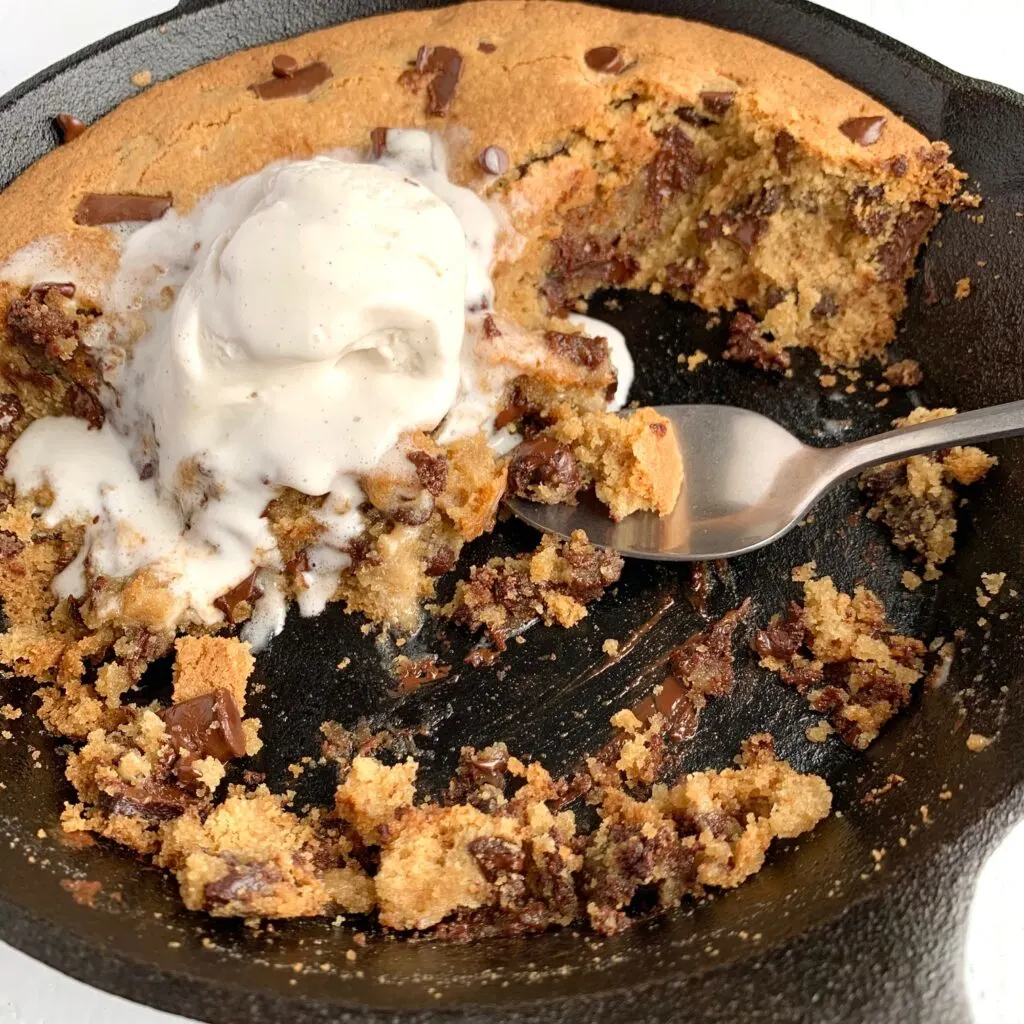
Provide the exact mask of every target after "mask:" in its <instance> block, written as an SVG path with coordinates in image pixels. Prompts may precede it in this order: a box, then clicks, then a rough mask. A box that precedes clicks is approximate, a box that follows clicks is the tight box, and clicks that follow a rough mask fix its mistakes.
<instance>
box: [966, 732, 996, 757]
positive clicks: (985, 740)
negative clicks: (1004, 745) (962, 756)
mask: <svg viewBox="0 0 1024 1024" xmlns="http://www.w3.org/2000/svg"><path fill="white" fill-rule="evenodd" d="M992 740H993V737H992V736H982V734H981V733H980V732H972V733H971V735H970V736H968V737H967V749H968V750H969V751H970V752H971V753H972V754H977V753H980V752H981V751H982V750H984V749H985V748H986V747H987V746H988V745H989V744H990V743H991V742H992Z"/></svg>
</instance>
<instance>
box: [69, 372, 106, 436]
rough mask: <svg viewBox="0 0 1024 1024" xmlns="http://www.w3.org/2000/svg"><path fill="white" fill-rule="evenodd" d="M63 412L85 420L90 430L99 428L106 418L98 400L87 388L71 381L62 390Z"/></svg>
mask: <svg viewBox="0 0 1024 1024" xmlns="http://www.w3.org/2000/svg"><path fill="white" fill-rule="evenodd" d="M64 412H65V413H66V414H67V415H68V416H74V417H76V418H77V419H80V420H86V421H87V422H88V424H89V429H90V430H99V429H100V427H102V426H103V421H104V419H106V412H105V411H104V409H103V405H102V403H101V402H100V400H99V399H98V398H97V397H96V395H94V394H93V392H92V391H90V390H89V389H88V388H86V387H83V386H82V385H81V384H76V383H71V384H69V385H68V389H67V391H65V392H64Z"/></svg>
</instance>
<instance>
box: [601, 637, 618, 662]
mask: <svg viewBox="0 0 1024 1024" xmlns="http://www.w3.org/2000/svg"><path fill="white" fill-rule="evenodd" d="M601 650H602V651H604V653H605V654H607V655H608V657H609V658H614V657H615V655H616V654H618V653H619V641H618V640H613V639H612V638H611V637H608V639H607V640H605V642H604V643H603V644H601Z"/></svg>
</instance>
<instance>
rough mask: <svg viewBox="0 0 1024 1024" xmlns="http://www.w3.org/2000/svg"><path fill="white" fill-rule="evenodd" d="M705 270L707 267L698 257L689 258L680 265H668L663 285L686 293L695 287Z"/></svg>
mask: <svg viewBox="0 0 1024 1024" xmlns="http://www.w3.org/2000/svg"><path fill="white" fill-rule="evenodd" d="M707 270H708V265H707V264H706V263H705V262H704V261H703V260H702V259H701V258H700V257H699V256H690V257H688V258H687V259H686V260H684V261H683V262H682V263H669V264H668V265H667V266H666V267H665V283H666V284H667V285H668V286H669V288H675V289H677V290H680V291H688V290H690V289H692V288H694V287H696V285H697V283H698V282H699V281H700V279H701V278H702V277H703V276H704V275H705V274H706V273H707Z"/></svg>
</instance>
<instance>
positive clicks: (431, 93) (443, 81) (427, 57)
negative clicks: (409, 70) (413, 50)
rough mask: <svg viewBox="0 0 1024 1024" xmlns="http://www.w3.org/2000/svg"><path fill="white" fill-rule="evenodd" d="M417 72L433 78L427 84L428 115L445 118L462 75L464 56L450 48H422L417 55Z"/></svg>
mask: <svg viewBox="0 0 1024 1024" xmlns="http://www.w3.org/2000/svg"><path fill="white" fill-rule="evenodd" d="M416 71H417V72H418V73H419V74H420V75H430V76H431V78H430V80H429V81H428V82H427V113H428V114H429V115H430V116H431V117H444V115H445V114H447V113H448V108H449V107H450V106H451V104H452V100H453V99H454V97H455V88H456V86H457V85H458V84H459V76H460V75H461V74H462V54H461V53H459V51H458V50H455V49H452V47H450V46H421V47H420V48H419V51H418V52H417V54H416Z"/></svg>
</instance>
